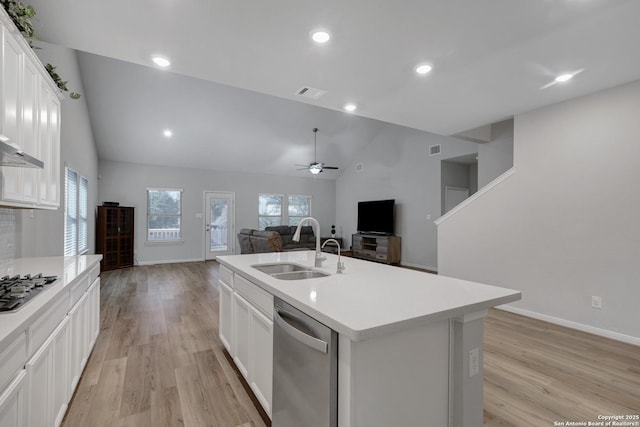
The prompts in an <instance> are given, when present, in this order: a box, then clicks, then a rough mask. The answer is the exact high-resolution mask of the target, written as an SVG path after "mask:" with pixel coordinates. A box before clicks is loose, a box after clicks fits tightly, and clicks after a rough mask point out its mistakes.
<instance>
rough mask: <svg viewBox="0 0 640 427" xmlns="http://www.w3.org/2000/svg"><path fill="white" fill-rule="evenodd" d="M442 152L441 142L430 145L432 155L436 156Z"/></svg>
mask: <svg viewBox="0 0 640 427" xmlns="http://www.w3.org/2000/svg"><path fill="white" fill-rule="evenodd" d="M438 154H440V144H438V145H430V146H429V155H430V156H436V155H438Z"/></svg>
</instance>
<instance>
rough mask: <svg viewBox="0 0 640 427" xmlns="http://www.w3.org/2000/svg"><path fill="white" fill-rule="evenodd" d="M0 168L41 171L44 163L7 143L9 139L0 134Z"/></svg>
mask: <svg viewBox="0 0 640 427" xmlns="http://www.w3.org/2000/svg"><path fill="white" fill-rule="evenodd" d="M0 166H12V167H18V168H36V169H42V168H43V167H44V163H42V160H38V159H36V158H35V157H31V156H30V155H28V154H26V153H23V152H22V150H20V148H19V147H16V146H15V145H14V144H11V143H10V142H9V138H7V137H6V136H4V135H1V134H0Z"/></svg>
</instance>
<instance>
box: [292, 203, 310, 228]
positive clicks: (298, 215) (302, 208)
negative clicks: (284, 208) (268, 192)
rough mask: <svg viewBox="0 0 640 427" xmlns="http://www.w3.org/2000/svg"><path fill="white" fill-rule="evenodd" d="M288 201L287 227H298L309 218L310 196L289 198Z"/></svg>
mask: <svg viewBox="0 0 640 427" xmlns="http://www.w3.org/2000/svg"><path fill="white" fill-rule="evenodd" d="M288 201H289V203H288V211H289V225H298V224H300V221H301V220H302V219H303V218H305V217H308V216H311V196H289V200H288Z"/></svg>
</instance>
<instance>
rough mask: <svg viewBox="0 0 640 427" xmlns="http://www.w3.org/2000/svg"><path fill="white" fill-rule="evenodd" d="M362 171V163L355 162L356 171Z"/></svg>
mask: <svg viewBox="0 0 640 427" xmlns="http://www.w3.org/2000/svg"><path fill="white" fill-rule="evenodd" d="M363 171H364V163H356V172H363Z"/></svg>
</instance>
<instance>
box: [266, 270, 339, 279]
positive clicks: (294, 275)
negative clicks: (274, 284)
mask: <svg viewBox="0 0 640 427" xmlns="http://www.w3.org/2000/svg"><path fill="white" fill-rule="evenodd" d="M327 276H330V274H327V273H324V272H322V271H315V270H307V271H290V272H288V273H276V274H272V275H271V277H274V278H276V279H280V280H303V279H314V278H316V277H327Z"/></svg>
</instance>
